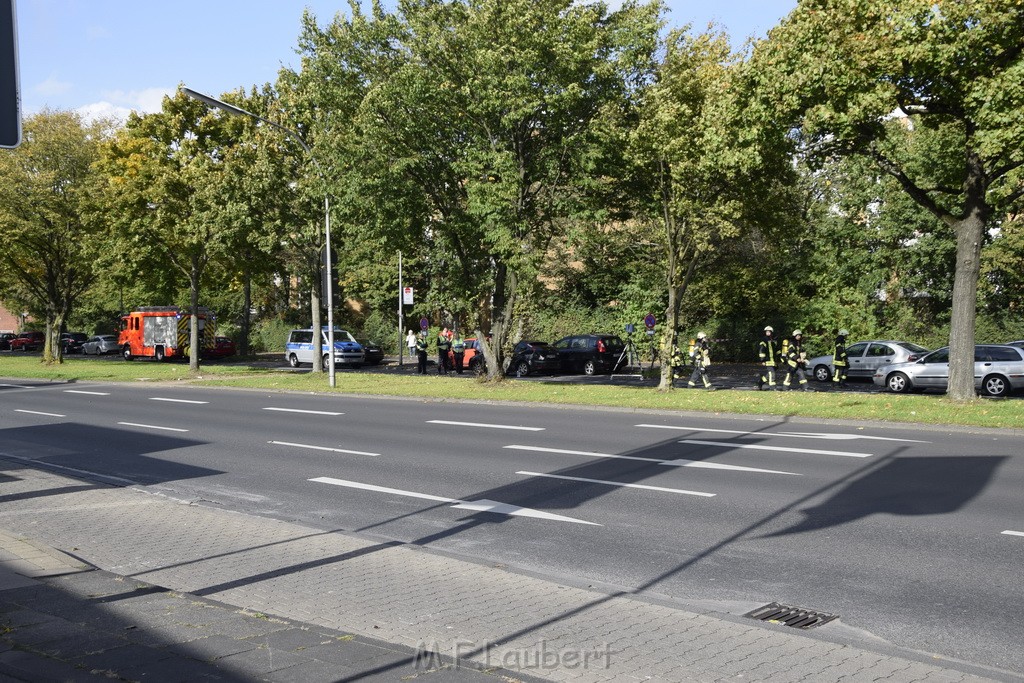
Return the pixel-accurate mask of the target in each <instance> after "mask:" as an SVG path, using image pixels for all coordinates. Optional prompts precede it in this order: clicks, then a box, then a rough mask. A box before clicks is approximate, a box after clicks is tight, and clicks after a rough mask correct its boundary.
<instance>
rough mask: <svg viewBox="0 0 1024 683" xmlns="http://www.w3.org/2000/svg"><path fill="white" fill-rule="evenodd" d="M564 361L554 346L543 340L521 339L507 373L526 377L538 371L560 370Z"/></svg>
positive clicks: (514, 350) (513, 350) (513, 352)
mask: <svg viewBox="0 0 1024 683" xmlns="http://www.w3.org/2000/svg"><path fill="white" fill-rule="evenodd" d="M561 369H562V362H561V360H560V359H559V356H558V351H557V350H556V349H555V347H554V346H552V345H551V344H548V343H547V342H542V341H521V342H519V343H518V344H516V345H515V348H513V349H512V357H511V359H510V360H509V363H508V369H507V370H506V371H505V372H506V374H509V375H515V376H516V377H526V376H527V375H529V374H531V373H533V374H535V373H538V372H559V371H560V370H561Z"/></svg>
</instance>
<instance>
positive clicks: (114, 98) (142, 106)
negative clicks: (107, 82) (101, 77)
mask: <svg viewBox="0 0 1024 683" xmlns="http://www.w3.org/2000/svg"><path fill="white" fill-rule="evenodd" d="M102 95H103V97H104V98H105V99H106V100H109V101H110V102H111V103H113V105H115V106H118V107H123V108H127V109H133V110H135V111H137V112H139V113H140V114H152V113H154V112H158V111H160V107H161V105H162V104H163V100H164V96H165V95H171V96H173V95H174V88H146V89H145V90H108V91H104V92H103V93H102Z"/></svg>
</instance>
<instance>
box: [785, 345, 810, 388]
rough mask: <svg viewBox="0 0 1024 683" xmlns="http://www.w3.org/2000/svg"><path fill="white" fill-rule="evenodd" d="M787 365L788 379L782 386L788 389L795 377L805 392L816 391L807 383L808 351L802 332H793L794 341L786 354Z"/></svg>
mask: <svg viewBox="0 0 1024 683" xmlns="http://www.w3.org/2000/svg"><path fill="white" fill-rule="evenodd" d="M784 361H785V363H786V379H785V380H783V382H782V385H783V386H785V387H786V388H787V389H788V388H790V384H791V383H792V381H793V375H794V374H795V375H796V376H797V383H798V384H799V385H800V388H801V389H803V390H804V391H814V390H813V389H811V387H810V385H809V384H808V383H807V351H806V350H805V349H804V335H803V333H802V332H801V331H800V330H793V339H792V341H790V342H789V348H788V349H787V351H786V352H785V354H784Z"/></svg>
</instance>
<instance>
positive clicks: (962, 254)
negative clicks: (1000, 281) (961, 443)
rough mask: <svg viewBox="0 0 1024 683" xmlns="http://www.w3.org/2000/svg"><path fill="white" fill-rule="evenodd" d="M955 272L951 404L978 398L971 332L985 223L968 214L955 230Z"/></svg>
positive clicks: (976, 212)
mask: <svg viewBox="0 0 1024 683" xmlns="http://www.w3.org/2000/svg"><path fill="white" fill-rule="evenodd" d="M954 230H955V232H956V271H955V273H954V276H953V310H952V318H951V320H950V326H949V330H950V333H949V389H948V390H947V393H948V396H949V397H950V398H951V399H953V400H954V401H969V400H971V399H974V398H976V397H977V392H976V391H975V389H974V329H975V320H974V318H975V314H976V311H977V304H978V275H979V273H980V270H981V243H982V237H983V235H984V231H985V220H984V218H983V217H982V214H981V212H980V211H971V212H970V213H969V214H968V216H967V218H965V219H963V220H961V221H959V222H958V223H957V224H956V226H955V227H954Z"/></svg>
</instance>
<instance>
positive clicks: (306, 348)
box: [284, 327, 363, 370]
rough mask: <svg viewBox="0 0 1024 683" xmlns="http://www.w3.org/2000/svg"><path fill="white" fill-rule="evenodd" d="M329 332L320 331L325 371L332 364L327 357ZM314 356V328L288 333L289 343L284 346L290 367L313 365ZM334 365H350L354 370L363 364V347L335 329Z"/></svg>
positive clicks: (324, 329) (285, 356)
mask: <svg viewBox="0 0 1024 683" xmlns="http://www.w3.org/2000/svg"><path fill="white" fill-rule="evenodd" d="M327 331H328V330H327V328H326V327H325V328H322V329H321V331H320V339H321V342H320V344H321V349H323V350H324V354H323V357H322V358H321V359H320V362H321V363H322V364H323V367H324V369H325V370H326V369H327V368H328V366H329V365H330V362H331V361H330V356H328V355H327V351H328V350H329V349H330V348H331V346H330V344H329V343H328V341H327ZM313 354H314V350H313V330H312V328H306V329H304V330H292V331H291V332H289V333H288V341H287V342H286V343H285V346H284V359H285V360H286V361H288V364H289V365H291V366H292V367H293V368H297V367H299V366H300V365H302V364H307V365H312V364H313V363H314V358H313ZM334 364H335V365H336V366H337V365H348V366H350V367H354V368H358V367H360V366H361V365H362V364H363V347H361V346H360V345H359V342H357V341H356V340H355V337H353V336H352V335H351V334H349V333H348V332H346V331H345V330H342V329H338V328H334Z"/></svg>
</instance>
